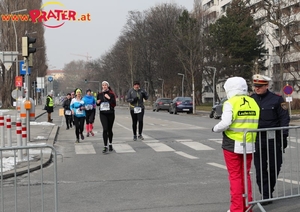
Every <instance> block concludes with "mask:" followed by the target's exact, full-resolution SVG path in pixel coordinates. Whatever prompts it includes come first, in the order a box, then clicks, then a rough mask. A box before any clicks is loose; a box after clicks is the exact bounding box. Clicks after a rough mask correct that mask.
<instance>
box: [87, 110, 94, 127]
mask: <svg viewBox="0 0 300 212" xmlns="http://www.w3.org/2000/svg"><path fill="white" fill-rule="evenodd" d="M95 112H96V109H92V110H86V111H85V115H86V118H85V120H86V124H93V123H94V120H95Z"/></svg>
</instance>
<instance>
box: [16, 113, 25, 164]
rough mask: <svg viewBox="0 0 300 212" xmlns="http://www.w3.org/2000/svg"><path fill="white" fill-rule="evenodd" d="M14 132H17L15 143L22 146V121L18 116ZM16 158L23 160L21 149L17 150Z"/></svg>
mask: <svg viewBox="0 0 300 212" xmlns="http://www.w3.org/2000/svg"><path fill="white" fill-rule="evenodd" d="M16 134H17V145H18V146H22V122H21V119H20V118H17V120H16ZM18 159H19V161H22V160H23V154H22V150H21V149H19V150H18Z"/></svg>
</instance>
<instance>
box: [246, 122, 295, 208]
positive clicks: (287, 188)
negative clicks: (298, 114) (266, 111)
mask: <svg viewBox="0 0 300 212" xmlns="http://www.w3.org/2000/svg"><path fill="white" fill-rule="evenodd" d="M299 129H300V126H290V127H276V128H264V129H257V130H247V131H245V133H244V143H243V146H244V186H245V193H244V194H243V197H244V199H245V205H246V207H248V209H247V211H250V210H251V209H252V208H253V207H254V206H255V205H257V206H258V208H259V209H260V211H262V212H266V211H265V210H264V208H263V205H266V204H270V203H272V202H273V201H278V200H283V199H288V198H294V197H299V196H300V177H299V176H300V164H299V163H300V159H299V157H300V145H299V143H300V141H299V139H298V138H299ZM284 130H289V137H288V138H287V140H288V146H287V148H286V149H283V148H281V147H282V146H283V141H282V138H283V136H282V132H283V131H284ZM276 131H280V132H281V138H280V139H277V140H276V136H275V133H276ZM253 132H256V133H257V139H259V141H261V140H262V134H266V137H267V139H266V140H267V142H268V143H267V145H266V146H267V150H266V152H267V154H266V155H265V154H263V153H262V151H259V150H257V149H255V143H252V147H253V148H254V149H255V151H256V152H257V153H256V154H257V155H256V156H257V161H258V162H259V163H260V169H259V170H256V168H255V164H254V160H255V158H254V157H255V153H252V165H251V170H250V177H251V189H252V200H251V199H250V195H249V193H250V191H249V189H248V182H247V165H246V164H247V162H246V155H247V154H246V148H245V146H246V142H245V141H246V135H247V134H248V133H253ZM270 139H271V140H270ZM258 144H259V147H258V148H259V149H261V144H262V142H260V143H258ZM276 144H277V145H276ZM278 144H280V145H278ZM270 145H273V146H274V150H273V151H271V148H270V149H269V146H270ZM278 151H279V152H278ZM272 154H274V157H271V156H272ZM280 154H282V165H281V167H279V169H280V170H278V169H277V164H278V163H280V161H277V158H278V157H279V156H280ZM263 158H266V159H267V161H269V160H270V158H275V173H277V172H278V171H279V174H278V177H277V180H276V184H275V187H274V191H273V192H272V188H271V186H270V185H271V175H270V171H269V170H270V163H269V162H268V165H267V170H268V174H267V176H268V177H267V178H268V182H265V183H268V191H267V193H268V194H269V197H268V198H264V197H263V195H262V194H261V193H263V192H264V189H263V184H264V182H263V180H262V174H260V175H258V176H259V177H260V181H261V183H260V185H261V188H262V189H261V193H260V191H259V187H258V184H257V178H256V174H257V171H259V172H258V173H262V171H263V170H262V160H263Z"/></svg>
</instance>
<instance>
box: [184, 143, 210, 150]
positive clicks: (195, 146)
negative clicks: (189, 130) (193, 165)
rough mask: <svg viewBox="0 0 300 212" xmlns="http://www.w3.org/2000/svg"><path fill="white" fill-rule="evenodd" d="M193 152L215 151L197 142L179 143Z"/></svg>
mask: <svg viewBox="0 0 300 212" xmlns="http://www.w3.org/2000/svg"><path fill="white" fill-rule="evenodd" d="M180 143H182V144H184V145H186V146H188V147H190V148H192V149H194V150H215V149H213V148H211V147H209V146H207V145H204V144H201V143H199V142H195V141H183V142H180Z"/></svg>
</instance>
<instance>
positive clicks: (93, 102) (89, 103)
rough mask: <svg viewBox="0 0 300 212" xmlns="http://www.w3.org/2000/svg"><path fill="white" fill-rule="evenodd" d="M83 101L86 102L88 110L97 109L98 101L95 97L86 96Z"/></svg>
mask: <svg viewBox="0 0 300 212" xmlns="http://www.w3.org/2000/svg"><path fill="white" fill-rule="evenodd" d="M82 100H83V101H84V104H85V106H86V109H87V110H91V109H90V107H92V108H93V109H95V108H96V100H95V98H94V96H90V95H85V96H84V97H83V99H82Z"/></svg>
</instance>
